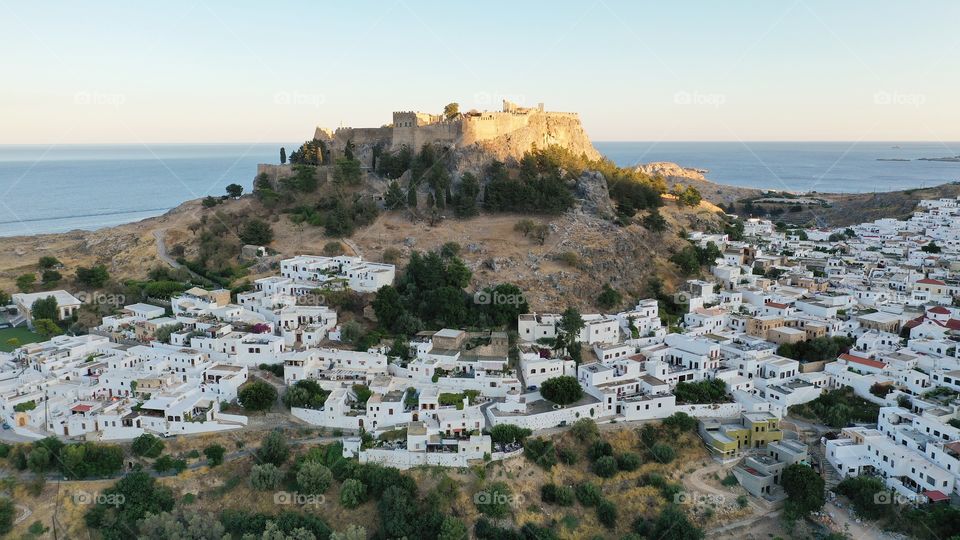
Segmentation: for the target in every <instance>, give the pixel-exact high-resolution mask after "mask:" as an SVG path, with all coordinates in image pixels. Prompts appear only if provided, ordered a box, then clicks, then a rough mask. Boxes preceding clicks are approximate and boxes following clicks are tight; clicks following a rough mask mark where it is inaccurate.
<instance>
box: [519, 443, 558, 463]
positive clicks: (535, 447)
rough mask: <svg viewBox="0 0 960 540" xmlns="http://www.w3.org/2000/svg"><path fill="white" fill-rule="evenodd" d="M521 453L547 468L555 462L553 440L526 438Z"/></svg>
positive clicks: (555, 454)
mask: <svg viewBox="0 0 960 540" xmlns="http://www.w3.org/2000/svg"><path fill="white" fill-rule="evenodd" d="M523 455H524V456H525V457H526V458H527V459H529V460H530V461H532V462H534V463H536V464H537V465H539V466H541V467H543V468H544V469H547V470H549V469H550V468H552V467H553V466H554V465H556V464H557V452H556V449H555V448H554V446H553V441H550V440H548V439H541V438H536V439H527V441H526V442H525V443H524V444H523Z"/></svg>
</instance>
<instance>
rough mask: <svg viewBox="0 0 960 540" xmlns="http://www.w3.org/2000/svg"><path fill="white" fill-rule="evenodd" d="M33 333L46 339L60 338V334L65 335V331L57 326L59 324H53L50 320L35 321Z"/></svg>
mask: <svg viewBox="0 0 960 540" xmlns="http://www.w3.org/2000/svg"><path fill="white" fill-rule="evenodd" d="M33 331H34V332H36V333H38V334H40V335H41V336H43V337H45V338H51V337H53V336H59V335H60V334H62V333H63V330H61V329H60V327H59V326H57V323H55V322H53V321H52V320H50V319H34V321H33Z"/></svg>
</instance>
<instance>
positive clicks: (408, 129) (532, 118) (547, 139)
mask: <svg viewBox="0 0 960 540" xmlns="http://www.w3.org/2000/svg"><path fill="white" fill-rule="evenodd" d="M314 138H315V139H316V140H319V141H322V142H324V143H325V144H326V145H327V148H328V149H329V150H330V153H331V156H333V157H334V158H335V157H337V156H338V155H340V154H342V153H343V150H344V149H345V148H346V145H347V143H348V142H349V143H352V144H353V145H354V154H355V155H356V156H357V158H358V159H360V161H361V164H362V166H364V167H370V166H371V164H372V162H373V155H374V148H379V149H380V150H385V151H391V152H393V151H397V150H399V149H400V148H402V147H408V148H410V149H411V150H413V151H418V150H419V149H420V148H421V147H423V145H425V144H436V145H439V146H441V147H446V148H450V149H451V150H454V151H456V152H457V153H458V154H459V155H460V157H462V158H465V159H467V160H471V161H472V160H473V158H474V155H472V154H474V153H476V152H477V151H479V152H480V153H482V154H483V155H484V156H486V157H488V158H496V159H500V160H510V159H519V158H520V157H522V156H523V154H524V153H525V152H527V151H529V150H530V149H531V148H533V147H534V146H536V147H538V148H547V147H549V146H553V145H556V146H562V147H564V148H567V149H569V150H570V151H571V152H574V153H575V154H584V155H586V156H587V157H588V158H591V159H600V153H599V152H597V150H596V149H595V148H594V147H593V144H591V142H590V139H589V137H587V134H586V132H585V131H584V129H583V126H582V125H581V124H580V117H579V115H578V114H577V113H569V112H553V111H546V110H544V108H543V104H542V103H541V104H539V105H538V106H537V107H535V108H534V107H520V106H518V105H517V104H515V103H511V102H509V101H506V100H504V102H503V110H502V111H483V112H478V111H468V112H465V113H462V114H458V115H457V116H455V117H453V118H446V117H444V116H443V115H438V114H429V113H423V112H410V111H403V112H394V113H393V122H392V123H391V124H388V125H386V126H383V127H378V128H353V127H342V128H338V129H336V130H335V131H331V130H329V129H326V128H322V127H318V128H317V129H316V132H315V134H314Z"/></svg>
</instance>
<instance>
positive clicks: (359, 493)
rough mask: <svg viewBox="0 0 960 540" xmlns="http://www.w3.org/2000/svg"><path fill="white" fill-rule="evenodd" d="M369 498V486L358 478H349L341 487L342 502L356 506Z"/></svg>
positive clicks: (346, 505) (347, 506)
mask: <svg viewBox="0 0 960 540" xmlns="http://www.w3.org/2000/svg"><path fill="white" fill-rule="evenodd" d="M366 500H367V486H365V485H363V482H361V481H359V480H357V479H356V478H347V479H346V480H344V481H343V485H342V486H341V487H340V504H342V505H343V506H344V507H345V508H356V507H358V506H360V505H361V504H363V503H364V502H365V501H366Z"/></svg>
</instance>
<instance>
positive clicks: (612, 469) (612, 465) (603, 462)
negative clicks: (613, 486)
mask: <svg viewBox="0 0 960 540" xmlns="http://www.w3.org/2000/svg"><path fill="white" fill-rule="evenodd" d="M618 470H619V468H618V467H617V460H616V459H614V458H613V457H612V456H602V457H600V458H598V459H597V460H596V461H594V462H593V472H594V474H596V475H597V476H600V477H602V478H610V477H612V476H613V475H615V474H617V471H618Z"/></svg>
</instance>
